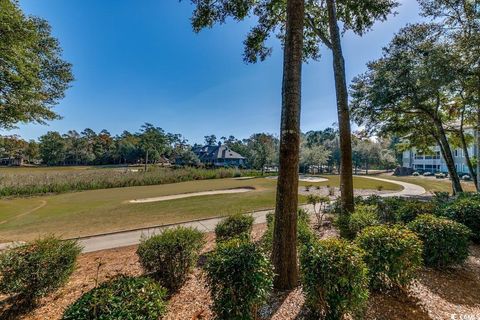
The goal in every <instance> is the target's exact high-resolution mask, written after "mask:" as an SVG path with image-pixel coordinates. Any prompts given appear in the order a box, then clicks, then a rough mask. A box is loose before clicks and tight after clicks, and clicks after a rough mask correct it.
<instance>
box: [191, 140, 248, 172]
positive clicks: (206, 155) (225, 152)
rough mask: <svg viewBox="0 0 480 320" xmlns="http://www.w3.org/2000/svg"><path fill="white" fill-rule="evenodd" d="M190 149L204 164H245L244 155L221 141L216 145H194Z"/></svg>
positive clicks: (216, 165)
mask: <svg viewBox="0 0 480 320" xmlns="http://www.w3.org/2000/svg"><path fill="white" fill-rule="evenodd" d="M192 151H193V152H194V153H195V154H196V155H197V157H198V158H199V159H200V161H201V162H202V163H203V164H205V165H206V166H213V167H244V166H245V165H246V162H245V157H243V156H242V155H240V154H238V153H237V152H235V151H233V150H232V149H230V148H229V147H227V146H226V145H222V144H221V143H219V144H218V145H210V146H208V145H207V146H203V147H194V148H193V149H192Z"/></svg>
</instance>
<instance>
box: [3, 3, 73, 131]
mask: <svg viewBox="0 0 480 320" xmlns="http://www.w3.org/2000/svg"><path fill="white" fill-rule="evenodd" d="M61 54H62V49H61V48H60V45H59V43H58V40H57V39H55V38H53V37H52V35H51V28H50V25H49V24H48V22H47V21H45V20H43V19H40V18H38V17H35V16H26V15H24V14H23V12H22V11H21V9H20V6H19V4H18V2H17V1H12V0H2V1H0V61H2V63H1V72H0V128H2V129H5V128H6V129H10V128H12V127H14V126H15V124H16V123H18V122H36V123H41V124H43V123H45V121H46V120H53V119H58V118H59V116H58V115H57V114H55V113H54V112H53V111H52V110H51V108H52V107H53V106H54V105H56V104H57V103H58V101H59V100H60V99H62V98H63V97H64V92H65V91H66V90H67V88H68V87H69V83H70V82H71V81H72V80H73V75H72V72H71V68H72V66H71V65H70V64H69V63H68V62H65V61H64V60H63V59H62V56H61Z"/></svg>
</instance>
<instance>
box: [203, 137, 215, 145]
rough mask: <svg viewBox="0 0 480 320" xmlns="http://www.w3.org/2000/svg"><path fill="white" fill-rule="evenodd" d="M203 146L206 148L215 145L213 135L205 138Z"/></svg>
mask: <svg viewBox="0 0 480 320" xmlns="http://www.w3.org/2000/svg"><path fill="white" fill-rule="evenodd" d="M204 138H205V144H206V145H207V146H213V145H215V144H217V136H216V135H214V134H211V135H209V136H205V137H204Z"/></svg>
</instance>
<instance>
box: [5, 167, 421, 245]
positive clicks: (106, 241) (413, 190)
mask: <svg viewBox="0 0 480 320" xmlns="http://www.w3.org/2000/svg"><path fill="white" fill-rule="evenodd" d="M361 177H362V178H368V179H373V180H378V181H384V182H390V183H395V184H398V185H401V186H402V187H403V190H401V191H398V192H392V193H385V194H382V197H397V196H404V197H409V196H419V195H422V194H424V193H425V192H426V191H425V189H424V188H423V187H420V186H418V185H415V184H412V183H407V182H402V181H395V180H389V179H382V178H376V177H367V176H361ZM301 207H302V208H303V209H306V210H308V211H310V212H313V207H312V206H311V205H304V206H301ZM272 210H273V209H272ZM272 210H264V211H257V212H253V213H251V214H252V216H253V217H254V219H255V222H254V223H255V224H259V223H265V222H266V215H267V213H269V212H272ZM220 220H222V218H211V219H202V220H196V221H189V222H183V223H177V224H169V225H163V226H154V227H151V228H143V229H136V230H130V231H121V232H114V233H109V234H102V235H95V236H90V237H82V238H79V239H78V240H79V242H80V244H81V245H82V246H83V252H93V251H98V250H105V249H113V248H119V247H125V246H130V245H135V244H138V243H139V242H140V239H141V238H142V236H144V237H148V236H151V235H153V234H158V233H160V232H161V231H162V230H164V229H166V228H173V227H177V226H184V227H193V228H197V229H198V230H201V231H203V232H212V231H214V230H215V226H216V225H217V223H218V222H219V221H220ZM9 245H11V244H0V250H2V249H5V248H6V247H7V246H9Z"/></svg>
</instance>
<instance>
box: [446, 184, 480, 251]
mask: <svg viewBox="0 0 480 320" xmlns="http://www.w3.org/2000/svg"><path fill="white" fill-rule="evenodd" d="M440 214H441V215H443V216H445V217H447V218H449V219H451V220H453V221H457V222H460V223H462V224H464V225H466V226H467V227H468V228H469V229H470V230H471V231H472V240H473V241H474V242H476V243H480V195H478V194H467V193H465V194H462V195H460V196H459V197H458V198H457V199H455V200H453V201H451V202H450V203H449V204H447V205H445V208H444V209H443V210H442V211H441V213H440Z"/></svg>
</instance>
